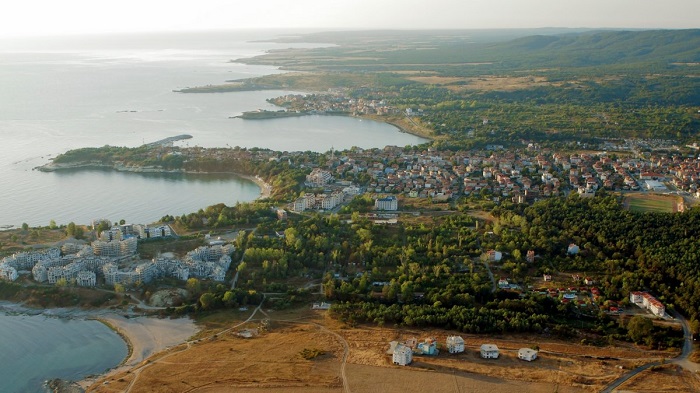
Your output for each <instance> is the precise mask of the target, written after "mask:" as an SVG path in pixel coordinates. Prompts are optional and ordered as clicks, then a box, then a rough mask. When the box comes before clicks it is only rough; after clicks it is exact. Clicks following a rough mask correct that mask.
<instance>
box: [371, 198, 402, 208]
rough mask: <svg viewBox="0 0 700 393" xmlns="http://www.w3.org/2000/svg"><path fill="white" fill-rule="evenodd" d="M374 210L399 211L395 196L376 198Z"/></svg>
mask: <svg viewBox="0 0 700 393" xmlns="http://www.w3.org/2000/svg"><path fill="white" fill-rule="evenodd" d="M374 208H375V209H377V210H389V211H396V210H398V209H399V201H398V199H396V197H395V196H393V195H392V196H388V197H385V198H377V199H375V200H374Z"/></svg>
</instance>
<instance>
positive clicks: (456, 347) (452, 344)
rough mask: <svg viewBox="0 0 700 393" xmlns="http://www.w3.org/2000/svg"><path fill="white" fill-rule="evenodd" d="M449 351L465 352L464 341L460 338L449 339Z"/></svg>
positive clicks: (450, 337)
mask: <svg viewBox="0 0 700 393" xmlns="http://www.w3.org/2000/svg"><path fill="white" fill-rule="evenodd" d="M447 351H448V352H449V353H462V352H464V339H463V338H462V337H460V336H449V337H447Z"/></svg>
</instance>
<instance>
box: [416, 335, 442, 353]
mask: <svg viewBox="0 0 700 393" xmlns="http://www.w3.org/2000/svg"><path fill="white" fill-rule="evenodd" d="M416 353H418V354H422V355H429V356H437V355H438V353H440V351H438V349H437V340H436V339H434V338H426V339H425V341H423V342H420V343H418V346H417V348H416Z"/></svg>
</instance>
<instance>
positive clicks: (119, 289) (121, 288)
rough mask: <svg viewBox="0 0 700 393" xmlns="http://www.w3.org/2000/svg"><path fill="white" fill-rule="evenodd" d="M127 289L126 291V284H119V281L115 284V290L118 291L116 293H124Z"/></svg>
mask: <svg viewBox="0 0 700 393" xmlns="http://www.w3.org/2000/svg"><path fill="white" fill-rule="evenodd" d="M125 291H126V289H125V288H124V285H122V284H119V283H117V284H114V292H116V293H124V292H125Z"/></svg>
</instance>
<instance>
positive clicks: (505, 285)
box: [498, 277, 510, 289]
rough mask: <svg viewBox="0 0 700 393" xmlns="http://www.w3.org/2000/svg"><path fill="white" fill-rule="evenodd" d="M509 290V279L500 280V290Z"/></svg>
mask: <svg viewBox="0 0 700 393" xmlns="http://www.w3.org/2000/svg"><path fill="white" fill-rule="evenodd" d="M508 288H510V283H509V282H508V279H507V278H504V277H501V279H500V280H498V289H508Z"/></svg>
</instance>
